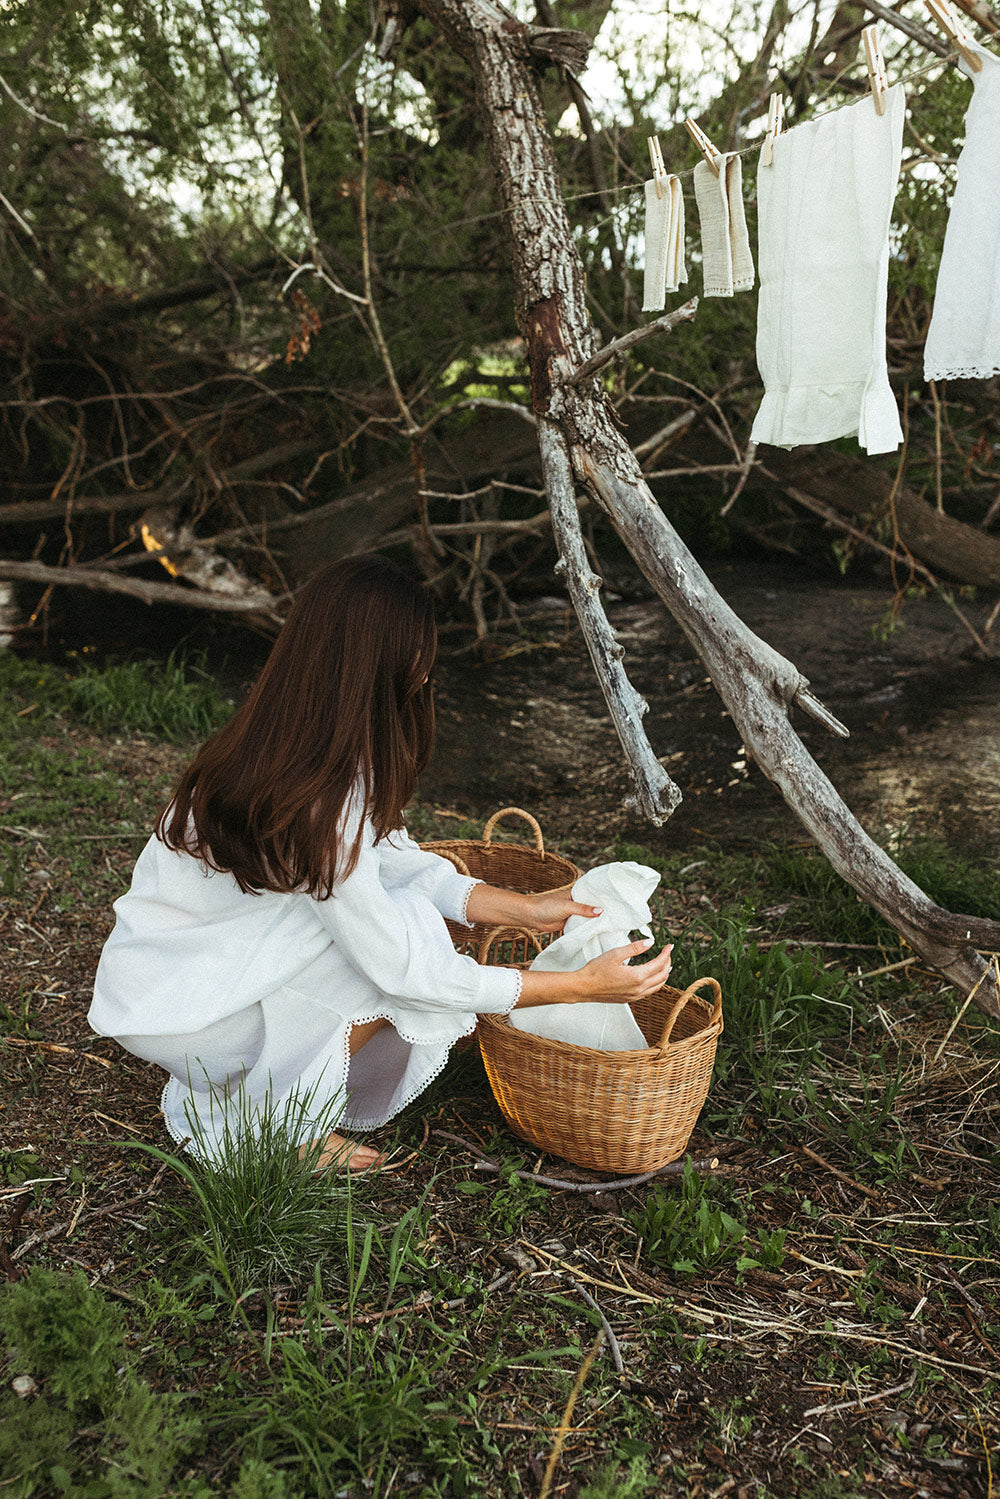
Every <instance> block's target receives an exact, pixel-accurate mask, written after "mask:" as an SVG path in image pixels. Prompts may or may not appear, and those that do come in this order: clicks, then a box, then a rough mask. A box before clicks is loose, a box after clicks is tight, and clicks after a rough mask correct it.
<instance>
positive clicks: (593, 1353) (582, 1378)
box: [538, 1327, 604, 1499]
mask: <svg viewBox="0 0 1000 1499" xmlns="http://www.w3.org/2000/svg"><path fill="white" fill-rule="evenodd" d="M603 1342H604V1329H603V1327H602V1328H601V1330H600V1332H599V1333H598V1334H597V1337H596V1338H595V1339H594V1342H593V1345H592V1347H591V1349H590V1352H589V1353H588V1354H587V1357H586V1358H585V1359H584V1361H583V1363H582V1364H581V1365H580V1367H579V1369H578V1370H577V1374H576V1379H575V1380H574V1381H573V1388H572V1389H571V1390H570V1392H569V1399H568V1400H567V1401H566V1408H565V1410H564V1411H563V1413H562V1419H561V1420H560V1422H559V1425H558V1426H557V1427H556V1439H555V1441H554V1442H553V1443H552V1451H551V1452H550V1453H549V1460H548V1462H547V1463H546V1464H545V1474H544V1477H543V1478H542V1486H541V1488H540V1489H539V1491H538V1499H548V1496H549V1494H550V1492H551V1490H552V1479H553V1476H554V1474H555V1471H556V1464H557V1463H558V1461H559V1458H560V1455H561V1453H562V1450H563V1447H564V1446H565V1445H566V1438H567V1436H568V1435H569V1432H570V1423H571V1421H572V1419H573V1409H574V1407H575V1405H576V1402H577V1400H578V1399H579V1398H580V1391H581V1390H582V1389H583V1387H584V1384H585V1383H586V1381H587V1375H588V1374H589V1373H590V1371H591V1369H592V1368H593V1367H594V1360H595V1359H596V1357H597V1355H598V1354H599V1353H600V1351H601V1344H602V1343H603Z"/></svg>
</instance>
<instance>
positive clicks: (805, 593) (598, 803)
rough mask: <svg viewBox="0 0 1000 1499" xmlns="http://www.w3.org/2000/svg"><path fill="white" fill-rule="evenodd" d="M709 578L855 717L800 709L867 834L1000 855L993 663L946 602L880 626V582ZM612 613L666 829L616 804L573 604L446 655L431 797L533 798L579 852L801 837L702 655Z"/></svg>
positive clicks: (662, 627)
mask: <svg viewBox="0 0 1000 1499" xmlns="http://www.w3.org/2000/svg"><path fill="white" fill-rule="evenodd" d="M713 581H714V582H715V583H716V586H717V587H718V588H719V590H720V592H721V593H722V594H723V596H724V597H725V598H726V599H727V600H728V602H729V603H730V604H731V605H732V606H733V607H734V608H735V609H736V611H737V613H738V614H740V615H741V617H742V618H743V619H744V620H745V621H746V622H747V624H749V625H750V627H751V628H752V629H754V630H755V631H756V632H757V633H758V634H759V635H761V636H762V637H763V639H765V640H766V641H768V642H769V643H770V644H771V645H773V646H774V647H776V648H777V649H778V650H780V651H781V652H782V654H784V655H785V656H787V657H788V658H789V659H790V660H791V661H793V662H794V663H795V664H796V665H797V666H798V667H799V669H800V670H801V671H802V672H803V673H804V674H805V675H806V676H807V677H808V678H809V679H810V681H811V683H812V685H813V689H814V691H815V692H816V693H817V695H818V696H819V697H820V698H821V699H822V700H823V701H824V702H825V703H826V704H827V705H828V707H830V709H831V710H832V711H833V712H834V713H835V714H836V715H837V717H838V718H840V719H841V720H842V721H843V722H844V723H845V724H846V725H847V727H848V728H849V729H850V731H851V737H850V738H849V739H848V740H841V739H838V738H834V737H833V736H831V735H830V734H828V733H827V732H826V731H824V730H822V729H821V728H819V727H818V726H817V725H815V724H813V723H812V722H811V721H810V720H808V719H806V718H805V717H804V716H803V715H801V714H799V715H797V724H796V726H797V728H798V730H799V732H800V734H801V736H802V738H803V740H804V741H805V743H806V745H807V746H808V748H809V750H810V752H811V753H812V754H813V755H814V756H815V757H816V759H817V760H818V761H819V763H820V764H821V765H822V766H823V768H824V770H825V771H826V773H827V774H828V775H829V776H830V778H831V780H832V781H833V783H834V784H835V785H836V786H837V788H838V789H839V790H840V792H841V794H842V795H843V796H844V798H845V799H846V801H847V802H848V804H849V805H850V806H851V807H852V809H853V810H854V811H855V813H856V815H857V816H858V817H859V819H860V820H861V822H862V823H863V824H864V825H865V827H867V828H868V830H869V831H871V832H872V833H873V834H874V835H875V836H876V837H877V838H878V839H879V840H880V841H885V840H886V839H892V838H894V837H896V836H898V835H900V834H902V835H904V836H905V835H907V834H909V835H913V834H916V833H921V832H924V833H929V834H933V835H934V836H936V837H939V838H942V839H943V840H944V841H946V842H948V843H949V844H951V845H952V847H954V848H955V849H956V850H957V851H961V852H965V853H967V854H968V855H970V856H974V857H977V858H995V857H998V856H1000V817H998V813H1000V690H998V689H1000V666H998V664H997V663H995V662H989V661H983V660H981V659H979V660H977V659H975V650H974V647H973V644H972V641H971V638H970V636H969V634H968V632H967V631H966V630H965V629H964V628H963V627H962V626H961V624H960V623H959V621H958V620H957V619H956V618H955V616H954V615H953V614H952V613H951V612H949V611H948V609H947V608H946V607H945V606H944V605H943V604H942V603H940V602H939V601H936V600H933V599H930V600H913V601H911V602H909V603H908V604H907V605H906V608H905V611H904V615H903V628H901V629H898V630H896V631H895V632H894V633H892V634H891V635H890V636H888V637H886V638H879V635H878V634H877V633H875V634H873V627H876V626H877V625H878V623H879V621H880V620H881V619H882V618H883V616H884V614H885V609H886V592H885V589H884V587H878V586H856V585H851V584H847V583H844V584H839V585H838V584H837V583H836V582H835V581H834V582H831V581H830V579H829V577H826V576H825V577H823V579H822V580H816V579H810V578H805V579H803V578H802V576H801V574H800V573H798V572H795V571H793V570H791V569H788V568H775V567H771V566H766V567H761V566H754V565H748V564H746V563H742V564H736V565H732V566H726V567H721V568H715V569H714V570H713ZM552 602H553V604H555V603H556V601H555V600H553V601H552ZM975 612H976V614H977V615H978V614H980V613H983V612H984V609H983V608H980V609H977V610H976V611H975ZM608 613H609V616H610V617H611V619H612V622H613V623H614V625H615V626H616V628H617V630H618V633H619V637H620V639H621V641H622V643H623V644H624V646H625V648H626V661H625V664H626V667H627V669H628V671H629V673H630V675H631V677H632V680H633V681H634V683H635V685H636V686H637V687H638V689H639V690H640V691H641V692H642V693H643V695H644V696H645V697H646V699H647V701H648V703H649V706H650V711H649V714H648V716H647V718H646V725H647V728H648V732H649V737H650V740H651V742H652V744H653V746H654V751H655V753H656V754H657V755H659V756H662V757H664V763H665V764H666V766H667V769H668V770H669V772H670V774H671V775H672V776H673V778H674V779H675V780H676V781H677V783H678V784H679V786H680V787H681V790H682V791H683V793H684V800H683V802H682V804H681V806H680V808H679V809H678V810H677V812H676V813H675V814H674V816H673V817H672V818H671V819H670V821H669V822H668V823H667V824H666V825H665V826H664V827H663V828H661V829H653V828H651V827H649V826H648V825H647V824H644V823H641V822H638V821H636V819H635V818H634V817H631V816H629V814H627V813H626V812H625V811H624V810H623V806H622V803H623V800H624V797H625V796H626V794H627V790H628V785H627V778H626V775H625V771H624V768H623V765H622V760H621V755H620V751H619V747H618V741H617V738H616V736H615V734H614V731H613V729H612V728H611V726H610V722H609V720H608V717H607V714H606V711H605V708H604V703H603V699H602V697H601V694H600V691H599V689H598V687H597V684H596V681H595V678H594V675H593V671H592V669H591V666H590V662H589V659H588V657H587V653H586V650H585V648H584V645H583V642H582V639H581V637H580V634H579V632H578V630H576V628H575V627H574V625H573V624H572V622H571V621H570V618H569V615H568V613H567V611H566V610H565V609H562V610H559V609H556V610H552V611H550V612H549V613H548V614H543V613H536V614H535V615H534V616H533V618H532V619H531V621H530V623H531V626H532V634H533V635H534V637H535V638H534V642H533V644H532V646H531V647H530V648H528V649H520V648H518V647H516V646H515V647H513V651H512V654H510V655H508V656H507V657H506V659H502V660H499V661H495V662H492V663H489V664H476V663H475V662H474V661H473V659H472V658H471V657H470V656H468V655H466V656H459V657H455V656H452V657H447V656H446V657H445V658H444V659H443V660H442V661H441V663H440V665H439V669H438V672H437V681H438V690H437V700H438V723H439V729H438V749H437V753H436V756H435V760H434V764H433V765H432V767H431V769H430V771H429V772H428V773H427V774H426V775H425V777H424V780H423V783H422V791H423V794H424V795H425V796H426V797H428V798H431V799H433V800H438V801H443V802H444V803H445V804H446V805H452V806H455V807H456V808H464V807H466V806H468V805H469V804H472V805H473V806H475V807H476V808H477V810H479V811H483V812H488V811H490V810H493V809H494V808H496V807H498V806H504V805H507V804H514V805H520V806H525V807H527V808H528V809H529V810H531V811H533V812H535V814H536V816H538V817H539V819H540V820H541V821H542V824H543V827H544V828H545V829H546V830H547V831H548V833H549V836H550V837H551V839H552V840H553V841H556V842H558V841H560V840H561V841H564V842H568V843H572V845H573V846H574V847H576V848H579V849H580V850H581V851H583V852H586V853H596V852H598V851H599V850H600V849H602V848H605V847H607V846H608V845H609V844H611V843H614V842H616V841H619V840H626V841H632V842H641V843H643V844H645V845H646V846H648V847H651V848H654V849H658V848H663V849H667V848H677V847H684V846H687V845H695V844H697V843H699V842H703V841H705V840H709V841H711V842H713V843H714V842H717V843H720V844H722V845H729V846H734V847H735V846H740V847H747V846H749V845H754V844H758V843H760V842H762V841H766V840H767V839H770V838H788V837H790V838H793V839H794V838H796V837H804V836H805V834H804V832H803V830H802V828H801V825H800V824H799V823H798V821H797V820H796V819H795V817H794V815H793V814H792V813H791V812H790V811H789V810H788V808H787V807H786V806H785V804H784V802H783V801H782V799H781V797H780V796H779V794H778V793H777V792H776V791H775V790H774V788H773V787H772V786H771V784H770V783H769V782H768V781H767V780H766V778H765V777H764V775H763V774H762V772H760V771H759V770H757V769H756V768H755V767H754V766H752V765H748V764H747V762H746V759H745V757H744V755H743V753H742V751H741V744H740V739H739V735H738V734H737V732H736V730H735V728H734V726H733V725H732V723H731V721H730V719H729V717H728V714H727V713H726V712H725V710H724V708H723V705H722V703H721V702H720V700H719V698H718V696H717V695H716V693H715V690H714V688H713V687H712V685H711V683H710V682H709V681H708V679H707V677H706V674H705V671H704V668H703V667H702V666H701V663H700V662H699V661H698V660H697V658H696V657H695V655H694V652H693V650H692V648H691V646H690V645H689V644H688V642H687V640H686V639H685V637H684V636H683V635H682V633H681V631H680V629H679V628H678V626H677V625H676V624H674V622H673V620H672V619H671V618H670V616H669V615H668V614H667V613H666V612H665V610H664V609H663V608H662V606H661V605H660V604H659V602H658V601H656V600H649V601H644V602H641V603H625V602H618V603H615V602H610V603H609V604H608Z"/></svg>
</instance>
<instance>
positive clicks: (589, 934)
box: [510, 859, 660, 1051]
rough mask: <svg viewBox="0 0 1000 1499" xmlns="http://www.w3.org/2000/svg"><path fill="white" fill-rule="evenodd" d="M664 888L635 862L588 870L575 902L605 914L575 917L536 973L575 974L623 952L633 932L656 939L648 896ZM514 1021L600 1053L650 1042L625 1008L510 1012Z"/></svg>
mask: <svg viewBox="0 0 1000 1499" xmlns="http://www.w3.org/2000/svg"><path fill="white" fill-rule="evenodd" d="M659 883H660V876H659V875H658V874H657V872H656V870H655V869H649V868H648V867H647V866H646V865H645V864H636V863H635V862H634V861H633V860H631V859H627V860H622V861H620V862H619V863H616V864H600V865H598V867H597V868H596V869H591V870H588V872H587V873H586V874H584V875H581V876H580V878H579V879H578V880H577V882H576V884H575V885H574V886H573V899H574V900H576V901H579V902H580V904H581V905H587V906H600V907H601V908H602V914H601V915H600V916H571V917H570V918H569V920H568V921H567V922H566V926H565V929H564V931H563V935H562V936H561V937H557V938H556V940H555V942H553V943H552V944H551V945H550V946H549V947H547V948H545V950H544V951H543V952H541V953H539V955H538V957H537V958H536V959H535V961H534V962H533V963H532V965H531V966H532V968H533V969H541V970H543V971H545V972H549V973H570V972H573V971H575V970H576V969H578V968H582V967H583V966H584V964H585V963H589V962H590V960H591V958H598V957H600V955H601V954H602V953H605V952H609V951H610V950H611V948H613V947H624V946H625V945H626V943H628V942H630V941H631V940H632V937H631V933H632V932H634V931H640V932H641V933H642V935H643V936H644V937H650V936H652V933H651V931H650V927H649V919H650V910H649V897H650V896H651V895H652V893H653V891H654V890H655V889H656V887H657V885H658V884H659ZM510 1020H511V1024H512V1025H514V1026H516V1027H517V1028H518V1030H522V1031H531V1032H532V1034H533V1035H536V1036H547V1037H548V1038H549V1040H552V1041H570V1042H572V1043H573V1044H574V1045H575V1046H590V1047H592V1048H594V1049H595V1050H597V1051H643V1050H645V1049H646V1039H645V1037H644V1036H643V1034H642V1031H641V1030H640V1029H639V1027H638V1025H637V1024H636V1022H635V1018H634V1016H633V1015H632V1011H631V1010H630V1009H629V1007H628V1005H625V1004H620V1005H614V1004H575V1005H572V1004H571V1005H538V1006H536V1007H534V1008H532V1009H530V1010H513V1011H511V1015H510Z"/></svg>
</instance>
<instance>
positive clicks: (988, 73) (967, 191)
mask: <svg viewBox="0 0 1000 1499" xmlns="http://www.w3.org/2000/svg"><path fill="white" fill-rule="evenodd" d="M973 50H974V51H975V53H976V55H977V56H978V57H980V58H981V59H982V64H983V68H982V72H981V73H973V72H972V70H971V68H970V67H969V65H968V64H967V63H966V62H965V61H964V60H960V61H959V67H960V68H961V69H962V71H963V72H965V73H967V74H968V75H969V77H970V78H971V79H972V88H973V93H972V101H971V103H970V104H969V108H968V112H967V113H966V116H965V145H964V146H963V147H962V153H961V155H960V156H959V158H958V180H957V182H956V184H955V196H954V197H953V198H952V202H951V211H950V213H949V215H948V227H947V229H946V230H945V236H944V249H943V250H942V252H941V267H940V270H939V271H938V279H937V288H936V291H935V294H934V311H933V312H932V314H931V326H930V329H929V331H928V334H927V343H926V345H925V346H924V376H925V378H926V379H928V380H988V379H990V378H991V377H992V376H993V375H1000V58H998V57H996V56H994V54H993V53H992V52H987V51H986V49H985V48H984V47H980V46H979V45H978V43H977V44H974V45H973Z"/></svg>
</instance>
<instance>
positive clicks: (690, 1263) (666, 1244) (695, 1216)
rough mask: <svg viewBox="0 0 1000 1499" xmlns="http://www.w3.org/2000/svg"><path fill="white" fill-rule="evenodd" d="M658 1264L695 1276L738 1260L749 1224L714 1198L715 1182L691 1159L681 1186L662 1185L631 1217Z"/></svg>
mask: <svg viewBox="0 0 1000 1499" xmlns="http://www.w3.org/2000/svg"><path fill="white" fill-rule="evenodd" d="M629 1221H630V1222H631V1223H632V1225H633V1227H634V1228H635V1229H636V1231H637V1233H638V1234H639V1237H640V1239H641V1240H642V1248H643V1254H644V1255H645V1257H646V1258H647V1259H648V1260H650V1261H652V1263H653V1264H657V1265H664V1266H665V1267H666V1268H667V1269H668V1270H673V1271H674V1272H675V1273H676V1274H684V1275H694V1274H695V1273H697V1272H698V1271H700V1270H708V1269H710V1268H711V1267H712V1266H713V1265H718V1264H721V1263H722V1262H723V1261H724V1260H727V1259H735V1258H736V1257H737V1255H738V1253H739V1246H740V1244H741V1242H742V1240H743V1239H744V1238H745V1237H746V1225H745V1224H744V1223H741V1222H739V1221H738V1220H737V1219H736V1218H734V1217H733V1216H732V1214H731V1213H728V1212H726V1210H725V1208H723V1207H721V1206H720V1205H719V1204H718V1203H717V1202H715V1201H713V1199H712V1194H711V1190H710V1187H709V1184H708V1183H707V1182H706V1181H705V1180H703V1178H702V1177H701V1176H699V1174H698V1173H697V1171H695V1170H694V1168H693V1166H692V1165H691V1162H690V1160H687V1161H685V1164H684V1173H683V1175H682V1176H681V1179H680V1183H679V1186H678V1188H677V1190H671V1189H669V1188H667V1187H662V1186H660V1185H657V1186H656V1187H655V1188H654V1190H653V1191H652V1192H651V1193H650V1195H649V1197H648V1198H647V1199H646V1202H645V1203H644V1204H643V1206H642V1208H640V1209H639V1210H638V1211H636V1212H634V1213H632V1214H631V1215H630V1216H629Z"/></svg>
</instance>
